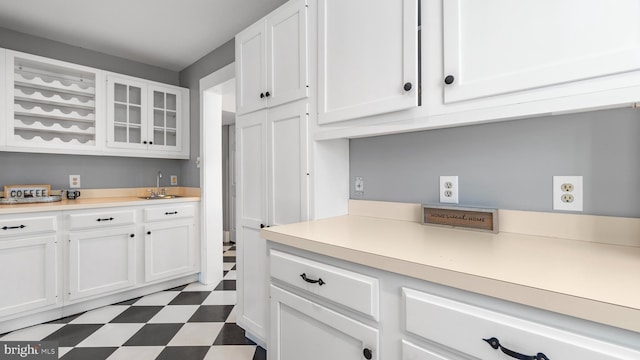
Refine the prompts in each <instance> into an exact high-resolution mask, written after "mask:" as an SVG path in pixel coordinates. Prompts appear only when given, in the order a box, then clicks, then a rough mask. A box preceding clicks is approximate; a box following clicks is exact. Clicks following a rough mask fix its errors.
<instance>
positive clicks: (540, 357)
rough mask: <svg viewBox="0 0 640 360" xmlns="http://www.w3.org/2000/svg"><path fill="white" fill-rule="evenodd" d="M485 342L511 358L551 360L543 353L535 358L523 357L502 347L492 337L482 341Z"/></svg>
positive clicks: (534, 356)
mask: <svg viewBox="0 0 640 360" xmlns="http://www.w3.org/2000/svg"><path fill="white" fill-rule="evenodd" d="M482 340H484V341H486V342H487V343H489V345H491V347H492V348H494V349H496V350H498V349H500V350H502V352H503V353H505V354H507V355H509V356H511V357H512V358H516V359H519V360H549V358H548V357H547V355H545V354H543V353H538V355H533V356H529V355H522V354H520V353H517V352H515V351H513V350H509V349H507V348H506V347H504V346H502V345H500V340H498V339H496V338H494V337H492V338H491V339H482Z"/></svg>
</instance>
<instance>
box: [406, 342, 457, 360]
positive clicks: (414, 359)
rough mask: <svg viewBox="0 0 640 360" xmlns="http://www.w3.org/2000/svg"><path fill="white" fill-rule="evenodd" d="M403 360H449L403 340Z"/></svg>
mask: <svg viewBox="0 0 640 360" xmlns="http://www.w3.org/2000/svg"><path fill="white" fill-rule="evenodd" d="M402 360H449V359H448V358H446V357H443V356H441V355H438V354H436V353H434V352H432V351H429V350H427V349H424V348H422V347H420V346H418V345H416V344H412V343H410V342H409V341H406V340H402Z"/></svg>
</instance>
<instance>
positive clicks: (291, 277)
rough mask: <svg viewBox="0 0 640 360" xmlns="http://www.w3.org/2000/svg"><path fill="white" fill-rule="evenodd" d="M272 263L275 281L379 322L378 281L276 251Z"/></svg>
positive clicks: (271, 257)
mask: <svg viewBox="0 0 640 360" xmlns="http://www.w3.org/2000/svg"><path fill="white" fill-rule="evenodd" d="M270 260H271V277H272V278H274V279H278V280H280V281H283V282H285V283H287V284H289V285H292V286H295V287H297V288H299V289H302V290H305V291H308V292H311V293H314V294H316V295H317V296H320V297H322V298H325V299H327V300H331V301H333V302H336V303H338V304H340V305H343V306H346V307H348V308H351V309H353V310H356V311H358V312H360V313H363V314H365V315H368V316H370V317H372V318H373V319H375V320H378V316H379V300H378V299H379V294H378V292H379V291H378V289H379V286H378V279H375V278H372V277H369V276H365V275H362V274H358V273H355V272H352V271H349V270H345V269H341V268H337V267H335V266H331V265H326V264H323V263H319V262H316V261H313V260H309V259H305V258H302V257H299V256H295V255H291V254H287V253H283V252H280V251H277V250H271V254H270Z"/></svg>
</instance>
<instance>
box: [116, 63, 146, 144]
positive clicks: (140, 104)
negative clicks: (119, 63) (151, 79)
mask: <svg viewBox="0 0 640 360" xmlns="http://www.w3.org/2000/svg"><path fill="white" fill-rule="evenodd" d="M146 90H147V87H146V84H145V83H143V82H139V81H133V80H125V79H117V78H114V77H112V76H109V77H108V78H107V94H108V95H107V103H108V104H109V106H108V108H107V119H108V126H107V133H108V137H107V143H108V144H109V146H110V147H121V148H130V149H146V148H147V132H148V130H147V110H148V106H147V96H146V95H147V93H146ZM143 139H144V140H143ZM143 141H144V143H143Z"/></svg>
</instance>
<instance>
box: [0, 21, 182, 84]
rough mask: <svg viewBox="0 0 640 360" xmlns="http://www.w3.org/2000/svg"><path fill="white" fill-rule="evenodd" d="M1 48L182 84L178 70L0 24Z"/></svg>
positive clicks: (167, 82)
mask: <svg viewBox="0 0 640 360" xmlns="http://www.w3.org/2000/svg"><path fill="white" fill-rule="evenodd" d="M0 47H3V48H5V49H11V50H16V51H22V52H26V53H29V54H34V55H39V56H44V57H48V58H51V59H56V60H61V61H67V62H70V63H74V64H79V65H84V66H90V67H94V68H97V69H101V70H108V71H113V72H117V73H120V74H125V75H130V76H135V77H139V78H143V79H148V80H154V81H159V82H162V83H166V84H171V85H178V73H177V72H175V71H171V70H167V69H163V68H159V67H157V66H151V65H147V64H143V63H139V62H135V61H132V60H128V59H124V58H120V57H116V56H112V55H108V54H105V53H101V52H97V51H92V50H88V49H85V48H81V47H77V46H72V45H68V44H65V43H61V42H58V41H53V40H48V39H44V38H40V37H36V36H31V35H27V34H23V33H20V32H16V31H13V30H9V29H5V28H2V27H0Z"/></svg>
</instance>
